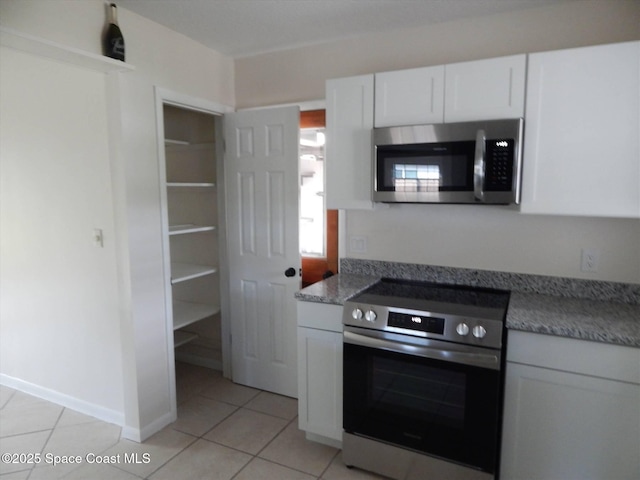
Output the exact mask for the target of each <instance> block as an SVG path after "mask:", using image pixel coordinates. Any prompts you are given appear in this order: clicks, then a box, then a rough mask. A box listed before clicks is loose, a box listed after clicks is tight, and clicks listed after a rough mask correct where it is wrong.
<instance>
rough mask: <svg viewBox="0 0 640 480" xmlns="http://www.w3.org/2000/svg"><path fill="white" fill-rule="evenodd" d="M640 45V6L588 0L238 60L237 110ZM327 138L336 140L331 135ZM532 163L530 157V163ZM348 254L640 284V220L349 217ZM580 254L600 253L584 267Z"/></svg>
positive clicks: (495, 211) (458, 213)
mask: <svg viewBox="0 0 640 480" xmlns="http://www.w3.org/2000/svg"><path fill="white" fill-rule="evenodd" d="M636 39H640V2H637V1H628V0H608V1H601V0H581V1H577V2H569V3H566V4H560V5H555V6H550V7H540V8H535V9H531V10H525V11H520V12H515V13H504V14H499V15H492V16H487V17H483V18H479V19H470V20H462V21H456V22H451V23H443V24H438V25H433V26H425V27H420V28H411V29H405V30H399V31H395V32H389V33H379V34H375V35H369V36H362V37H358V38H353V39H349V40H343V41H338V42H334V43H331V44H326V45H318V46H311V47H305V48H299V49H294V50H289V51H284V52H276V53H270V54H265V55H259V56H254V57H246V58H242V59H238V60H237V61H236V77H237V79H236V91H237V97H238V106H239V107H240V106H242V107H249V106H259V105H267V104H271V103H288V102H296V101H305V100H312V99H317V98H324V85H325V81H326V79H328V78H339V77H346V76H350V75H357V74H366V73H374V72H381V71H387V70H396V69H402V68H411V67H417V66H426V65H438V64H445V63H451V62H458V61H466V60H475V59H481V58H490V57H495V56H501V55H509V54H516V53H528V52H536V51H545V50H553V49H561V48H571V47H578V46H586V45H595V44H603V43H613V42H620V41H627V40H636ZM327 141H331V140H330V139H328V140H327ZM525 161H526V159H525ZM345 223H346V231H343V232H341V235H344V236H345V237H346V242H345V243H346V245H347V246H348V245H349V238H350V237H351V236H364V237H366V239H367V251H366V252H365V253H357V252H351V251H349V250H348V249H347V250H346V251H343V252H341V256H350V257H354V258H364V259H380V260H388V261H399V262H408V263H423V264H434V265H445V266H456V267H466V268H478V269H488V270H505V271H511V272H523V273H535V274H546V275H554V276H567V277H577V278H590V279H602V280H610V281H621V282H632V283H640V222H638V221H637V220H624V219H596V218H573V217H545V216H522V215H519V214H517V213H515V212H514V211H513V210H512V209H504V208H499V207H488V208H478V207H469V206H424V205H423V206H412V205H402V206H393V207H390V208H384V207H382V208H377V209H376V210H374V211H370V212H367V211H349V212H347V214H346V222H345ZM582 248H599V249H601V250H602V257H601V260H600V271H599V272H597V273H585V272H581V271H580V251H581V249H582Z"/></svg>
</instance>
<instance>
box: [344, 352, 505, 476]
mask: <svg viewBox="0 0 640 480" xmlns="http://www.w3.org/2000/svg"><path fill="white" fill-rule="evenodd" d="M343 356H344V371H343V373H344V375H343V387H344V388H343V391H344V397H343V426H344V429H345V431H347V432H349V433H352V434H355V435H362V436H365V437H368V438H371V439H377V440H380V441H383V442H386V443H390V444H394V445H399V446H401V447H405V448H409V449H411V450H416V451H420V452H424V453H427V454H430V455H435V456H438V457H441V458H445V459H449V460H452V461H455V462H459V463H462V464H465V465H470V466H472V467H475V468H480V469H482V470H484V471H488V472H491V471H493V469H495V466H496V465H497V463H496V458H497V452H498V451H499V450H498V443H499V442H498V441H499V431H500V428H501V413H500V412H501V411H502V401H501V398H502V393H501V392H502V375H501V373H500V372H499V371H497V370H490V369H486V368H480V367H474V366H470V365H462V364H457V363H453V362H447V361H443V360H435V359H429V358H423V357H419V356H414V355H409V354H405V353H397V352H392V351H388V350H385V349H378V348H371V347H364V346H361V345H353V344H349V343H345V344H344V349H343Z"/></svg>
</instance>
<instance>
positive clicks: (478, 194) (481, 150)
mask: <svg viewBox="0 0 640 480" xmlns="http://www.w3.org/2000/svg"><path fill="white" fill-rule="evenodd" d="M486 143H487V135H486V133H485V131H484V130H482V129H479V130H478V132H477V133H476V149H475V157H474V161H473V195H474V197H475V199H476V200H478V201H479V202H484V177H485V171H486V166H487V163H486Z"/></svg>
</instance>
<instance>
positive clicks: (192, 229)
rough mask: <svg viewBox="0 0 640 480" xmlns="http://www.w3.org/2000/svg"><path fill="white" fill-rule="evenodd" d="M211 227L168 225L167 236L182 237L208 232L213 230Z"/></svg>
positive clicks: (191, 224) (188, 224)
mask: <svg viewBox="0 0 640 480" xmlns="http://www.w3.org/2000/svg"><path fill="white" fill-rule="evenodd" d="M215 229H216V227H214V226H213V225H194V224H193V223H186V224H182V225H169V235H183V234H185V233H198V232H210V231H212V230H215Z"/></svg>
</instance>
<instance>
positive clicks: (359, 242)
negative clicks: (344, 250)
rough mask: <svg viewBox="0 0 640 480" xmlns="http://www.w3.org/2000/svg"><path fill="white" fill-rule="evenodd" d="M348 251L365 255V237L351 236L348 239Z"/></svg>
mask: <svg viewBox="0 0 640 480" xmlns="http://www.w3.org/2000/svg"><path fill="white" fill-rule="evenodd" d="M349 251H350V252H351V253H367V237H365V236H361V235H351V237H349Z"/></svg>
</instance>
